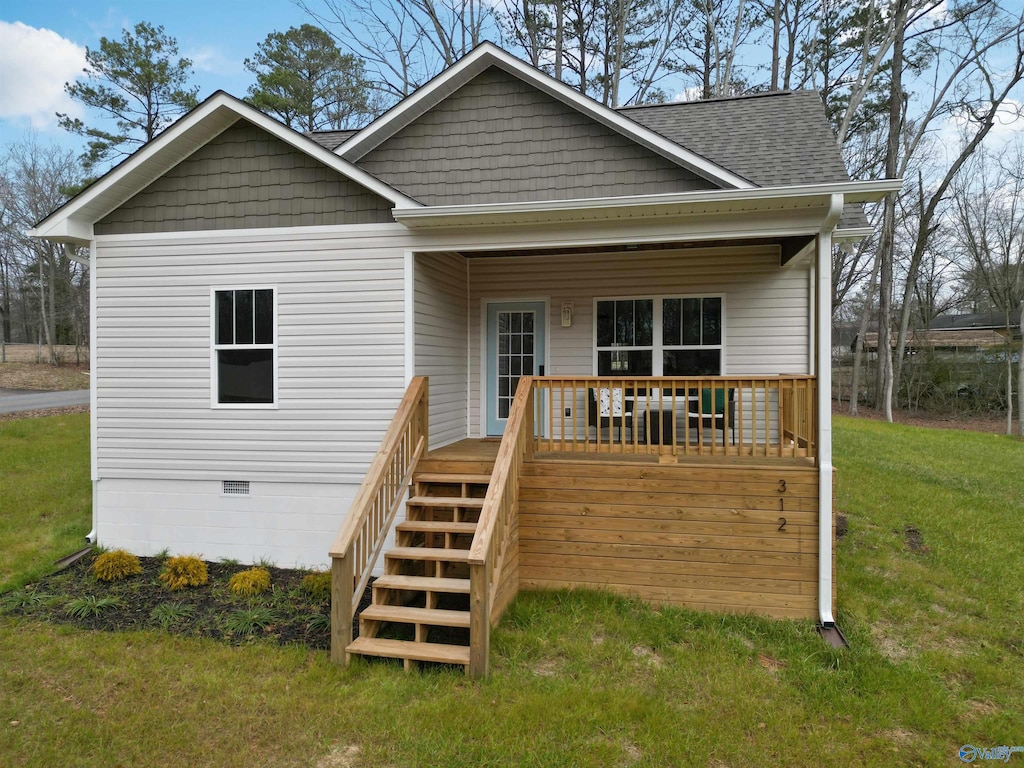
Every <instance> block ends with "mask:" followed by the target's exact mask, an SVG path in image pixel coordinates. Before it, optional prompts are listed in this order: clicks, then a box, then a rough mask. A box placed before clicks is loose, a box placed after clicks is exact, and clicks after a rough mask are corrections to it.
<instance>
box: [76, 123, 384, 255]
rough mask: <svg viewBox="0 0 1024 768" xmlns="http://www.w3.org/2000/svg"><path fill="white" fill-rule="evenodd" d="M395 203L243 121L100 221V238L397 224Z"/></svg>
mask: <svg viewBox="0 0 1024 768" xmlns="http://www.w3.org/2000/svg"><path fill="white" fill-rule="evenodd" d="M391 207H392V206H391V203H390V202H388V201H387V200H384V199H383V198H381V197H378V196H377V195H374V194H373V193H371V192H368V191H367V190H365V189H364V188H363V187H361V186H359V185H358V184H356V183H355V182H353V181H350V180H349V179H347V178H345V177H344V176H342V175H341V174H339V173H338V172H337V171H335V170H333V169H331V168H328V167H327V166H325V165H323V164H322V163H320V162H319V161H317V160H314V159H313V158H312V157H310V156H309V155H306V154H305V153H303V152H299V151H298V150H296V149H294V148H292V147H291V146H289V145H288V144H286V143H285V142H283V141H281V140H280V139H278V138H276V137H274V136H271V135H270V134H268V133H266V132H265V131H263V130H262V129H260V128H258V127H256V126H255V125H253V124H252V123H249V122H248V121H245V120H239V121H238V122H237V123H235V124H234V125H233V126H231V127H230V128H228V129H227V130H226V131H224V132H223V133H222V134H220V136H218V137H217V138H215V139H214V140H213V141H211V142H210V143H209V144H207V145H206V146H204V147H203V148H202V149H200V150H198V151H197V152H196V153H195V154H193V155H192V156H190V157H189V158H187V159H186V160H184V161H183V162H181V163H179V164H178V165H177V166H175V167H174V168H172V169H171V170H170V171H168V172H167V173H166V174H164V176H162V177H161V178H159V179H157V180H156V181H155V182H153V183H152V184H150V185H149V186H148V187H146V188H145V189H144V190H142V191H141V192H139V193H138V194H137V195H135V196H134V197H133V198H131V199H130V200H128V201H127V202H126V203H125V204H124V205H122V206H121V207H120V208H118V209H116V210H114V211H112V212H111V213H109V214H108V215H107V216H105V217H104V218H103V219H101V220H100V221H99V222H97V223H96V226H95V230H96V234H98V235H114V234H137V233H143V232H184V231H198V230H214V229H240V228H253V227H301V226H312V225H317V224H373V223H383V222H389V221H392V220H393V219H392V217H391Z"/></svg>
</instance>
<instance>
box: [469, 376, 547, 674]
mask: <svg viewBox="0 0 1024 768" xmlns="http://www.w3.org/2000/svg"><path fill="white" fill-rule="evenodd" d="M533 403H534V388H533V379H532V378H531V377H529V376H524V377H523V378H521V379H520V380H519V386H518V388H517V389H516V395H515V399H514V400H513V401H512V407H511V409H510V411H509V415H508V421H507V422H506V424H505V433H504V435H502V438H501V445H500V446H499V448H498V456H497V458H496V459H495V462H494V471H493V472H492V473H491V482H490V485H488V487H487V496H486V497H484V505H483V509H482V510H481V511H480V522H479V523H478V524H477V527H476V534H475V535H474V537H473V544H472V545H471V546H470V549H469V579H470V585H469V599H470V609H469V610H470V624H469V673H470V674H471V675H474V676H476V677H482V676H484V675H486V674H487V671H488V658H489V656H490V644H491V627H493V626H494V625H495V624H497V623H498V620H499V619H500V618H501V615H502V613H504V611H505V608H506V607H507V606H508V604H509V602H510V601H511V600H512V598H513V597H515V594H516V592H517V591H518V588H519V578H518V572H517V569H518V552H517V551H516V546H517V543H516V537H517V536H518V514H519V473H520V471H521V470H522V466H523V463H524V462H526V461H529V459H530V457H531V455H532V454H533V446H534V440H533V436H534V414H535V409H534V404H533Z"/></svg>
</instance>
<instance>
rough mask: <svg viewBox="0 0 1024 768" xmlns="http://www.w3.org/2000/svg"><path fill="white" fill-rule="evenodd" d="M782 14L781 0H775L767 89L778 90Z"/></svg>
mask: <svg viewBox="0 0 1024 768" xmlns="http://www.w3.org/2000/svg"><path fill="white" fill-rule="evenodd" d="M781 14H782V0H775V8H774V10H773V12H772V75H771V77H772V81H771V82H770V83H769V84H768V90H769V91H777V90H779V58H780V55H779V38H780V29H779V27H780V25H781Z"/></svg>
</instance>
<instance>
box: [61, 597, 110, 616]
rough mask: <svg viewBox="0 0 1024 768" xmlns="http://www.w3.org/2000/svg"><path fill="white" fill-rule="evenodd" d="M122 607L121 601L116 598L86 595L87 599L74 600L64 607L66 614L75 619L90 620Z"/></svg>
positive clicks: (78, 598) (77, 598)
mask: <svg viewBox="0 0 1024 768" xmlns="http://www.w3.org/2000/svg"><path fill="white" fill-rule="evenodd" d="M120 605H121V601H120V600H118V599H117V598H116V597H97V596H96V595H86V596H85V597H76V598H75V599H74V600H69V601H68V603H67V605H65V606H64V612H65V613H67V615H68V616H70V617H71V618H73V619H88V618H90V617H93V616H99V615H100V614H102V613H106V612H107V611H109V610H111V609H112V608H118V607H120Z"/></svg>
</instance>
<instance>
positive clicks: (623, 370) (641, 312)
mask: <svg viewBox="0 0 1024 768" xmlns="http://www.w3.org/2000/svg"><path fill="white" fill-rule="evenodd" d="M653 362H654V300H653V299H623V300H617V301H599V302H597V375H598V376H651V375H652V366H653Z"/></svg>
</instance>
